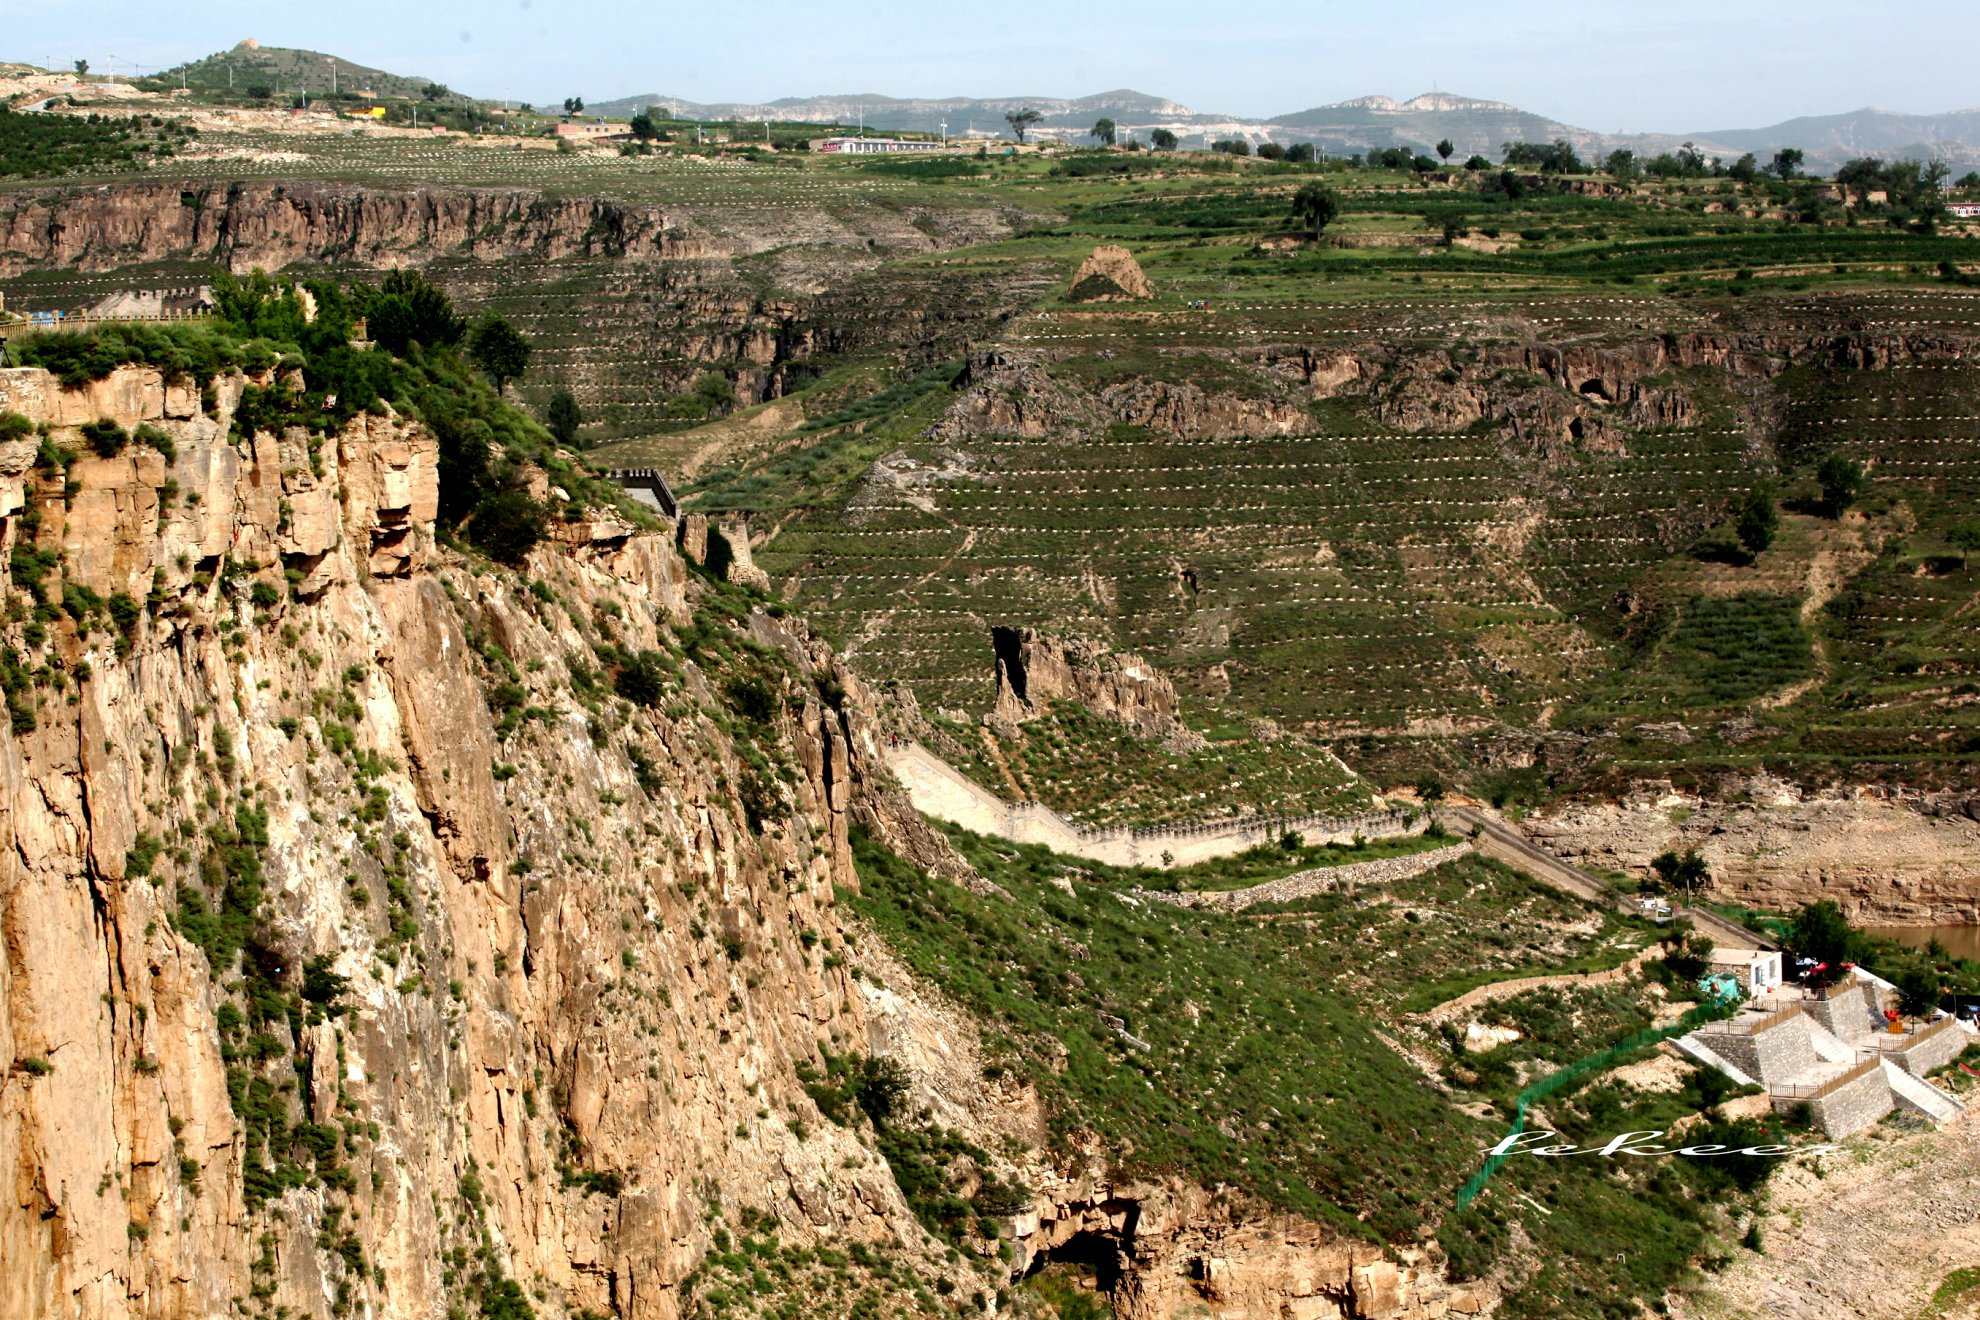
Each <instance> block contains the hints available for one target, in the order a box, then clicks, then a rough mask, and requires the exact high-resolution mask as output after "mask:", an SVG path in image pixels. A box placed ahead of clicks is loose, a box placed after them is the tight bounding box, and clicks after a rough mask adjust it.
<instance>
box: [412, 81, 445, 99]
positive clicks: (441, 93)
mask: <svg viewBox="0 0 1980 1320" xmlns="http://www.w3.org/2000/svg"><path fill="white" fill-rule="evenodd" d="M419 95H420V98H421V99H422V100H426V101H444V100H446V99H447V98H448V97H449V96H451V95H453V93H452V92H450V91H448V90H447V84H445V83H428V84H426V86H425V87H423V88H421V89H420V93H419Z"/></svg>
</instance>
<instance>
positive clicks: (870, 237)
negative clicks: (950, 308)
mask: <svg viewBox="0 0 1980 1320" xmlns="http://www.w3.org/2000/svg"><path fill="white" fill-rule="evenodd" d="M734 210H735V208H734V207H728V208H724V207H712V208H709V209H708V210H707V211H706V212H705V213H704V212H697V211H696V210H694V208H692V207H686V206H684V207H679V208H662V207H656V206H642V205H636V204H629V203H622V202H617V201H611V200H607V199H604V198H596V197H591V198H585V197H551V196H546V195H544V194H542V193H537V192H530V191H522V190H515V189H492V188H490V189H469V188H432V187H420V188H390V187H352V186H350V185H348V184H340V183H328V182H308V181H304V182H289V183H238V182H237V183H217V182H212V181H203V182H199V183H189V184H186V185H183V186H182V185H179V184H173V183H150V182H146V183H125V184H117V185H114V186H111V187H105V188H76V189H60V190H52V191H49V192H44V193H40V194H23V195H17V196H16V197H14V198H13V199H11V200H10V202H9V203H8V204H7V205H6V206H4V207H0V275H12V274H17V273H19V272H21V271H23V270H29V269H35V268H38V267H43V266H65V267H70V268H73V269H80V270H109V269H112V268H114V267H117V266H123V265H130V264H134V263H138V262H146V261H163V260H168V259H169V260H198V261H215V262H218V263H220V264H222V265H226V266H230V267H232V268H233V269H235V270H237V271H247V270H251V269H253V268H255V267H262V268H264V269H267V270H277V269H280V268H281V267H283V266H286V265H289V264H290V263H292V262H297V261H337V262H348V263H353V264H357V265H364V266H397V265H405V264H411V263H423V262H425V261H427V260H430V259H431V258H433V257H436V256H441V255H448V256H460V257H468V258H472V259H476V260H483V261H487V260H497V259H500V258H504V257H520V256H528V257H541V258H549V259H555V258H569V257H604V258H627V259H634V260H663V259H679V258H692V257H730V256H738V255H743V254H746V253H752V252H762V251H766V250H769V249H772V248H779V247H784V246H787V245H790V244H796V243H812V244H825V245H843V246H847V247H857V248H859V249H861V250H862V251H864V250H865V249H867V248H868V247H869V246H871V247H874V248H880V249H886V250H894V249H907V250H926V249H930V248H934V247H942V246H953V245H955V244H958V243H963V242H972V241H980V240H981V239H983V238H985V237H987V236H990V235H992V234H996V233H1001V232H1003V231H1004V230H1005V229H1006V228H1007V227H1008V222H1007V220H1006V219H1005V218H1004V217H1002V216H1001V215H998V214H996V213H994V212H990V211H986V210H981V209H976V210H959V211H955V212H930V211H927V210H926V209H915V210H910V211H905V212H903V211H896V210H893V209H889V208H864V209H860V208H855V209H854V210H852V211H846V210H845V209H844V208H838V209H834V208H831V207H828V206H825V205H819V206H813V207H780V208H755V209H753V210H751V211H750V213H749V215H750V222H749V223H748V224H747V225H741V226H739V225H737V224H736V223H735V217H734V215H733V214H732V212H733V211H734Z"/></svg>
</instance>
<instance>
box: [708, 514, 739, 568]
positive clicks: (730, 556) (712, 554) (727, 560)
mask: <svg viewBox="0 0 1980 1320" xmlns="http://www.w3.org/2000/svg"><path fill="white" fill-rule="evenodd" d="M735 560H736V552H735V549H734V547H732V546H731V545H730V544H729V538H728V537H726V536H724V535H722V533H721V532H720V531H718V530H717V529H715V528H713V527H710V528H709V529H708V555H707V562H706V563H705V564H704V565H703V566H704V567H705V568H707V570H708V576H710V577H712V578H716V579H726V578H727V577H728V576H729V565H730V564H733V563H734V562H735Z"/></svg>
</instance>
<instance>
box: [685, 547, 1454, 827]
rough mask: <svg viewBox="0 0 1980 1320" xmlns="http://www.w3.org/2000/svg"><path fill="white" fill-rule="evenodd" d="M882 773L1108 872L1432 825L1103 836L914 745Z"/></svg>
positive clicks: (913, 795) (1369, 820) (940, 805)
mask: <svg viewBox="0 0 1980 1320" xmlns="http://www.w3.org/2000/svg"><path fill="white" fill-rule="evenodd" d="M694 517H695V515H692V514H690V515H689V517H688V520H687V521H688V522H689V523H692V521H693V518H694ZM690 557H692V553H690ZM887 768H888V769H889V770H891V771H893V774H894V777H895V778H896V779H897V780H899V781H900V783H901V787H902V788H904V789H906V790H907V795H908V800H909V801H911V802H913V803H914V808H915V810H916V811H919V812H920V813H921V814H922V815H924V816H933V817H935V818H936V819H937V820H946V821H950V822H952V823H954V824H957V825H960V826H962V827H963V828H964V829H968V830H974V831H976V833H978V834H990V835H994V836H996V837H997V838H1000V839H1009V840H1010V841H1011V842H1012V843H1042V844H1044V845H1045V846H1046V847H1048V848H1050V849H1052V851H1054V852H1060V853H1064V854H1066V855H1067V856H1068V857H1084V858H1087V859H1088V860H1090V861H1095V862H1105V863H1106V864H1107V865H1109V866H1162V865H1169V866H1189V865H1191V864H1192V863H1195V862H1205V861H1210V860H1211V859H1213V858H1217V857H1231V856H1234V855H1236V854H1238V853H1241V852H1243V851H1245V850H1246V849H1247V848H1255V847H1257V846H1258V845H1259V844H1276V843H1277V842H1278V841H1279V837H1280V836H1281V835H1282V834H1284V833H1285V832H1286V831H1287V830H1292V831H1295V832H1297V833H1298V834H1300V835H1302V836H1303V837H1304V839H1305V841H1306V842H1307V843H1308V844H1323V843H1347V842H1350V841H1351V840H1352V839H1353V838H1354V836H1355V835H1357V834H1359V835H1361V836H1362V837H1363V838H1368V839H1379V838H1393V837H1396V836H1398V835H1405V834H1420V833H1422V832H1423V831H1424V830H1425V829H1427V828H1428V827H1429V824H1430V821H1429V817H1428V816H1427V815H1418V816H1417V817H1415V818H1414V819H1413V820H1411V819H1409V818H1407V817H1406V816H1405V815H1404V814H1403V813H1401V812H1376V813H1371V814H1369V815H1365V816H1351V817H1346V818H1336V817H1330V816H1285V817H1281V816H1271V817H1254V818H1252V819H1249V820H1228V821H1203V822H1199V823H1194V824H1178V825H1166V826H1155V827H1152V828H1144V829H1109V830H1101V829H1093V828H1090V827H1088V826H1084V825H1076V824H1074V823H1073V822H1072V821H1069V820H1067V819H1066V818H1065V817H1064V816H1061V815H1060V814H1059V813H1058V812H1056V811H1054V810H1052V809H1051V808H1050V807H1048V806H1045V805H1044V804H1043V803H1038V802H1018V803H1010V802H1006V801H1004V800H1003V799H1002V798H1000V797H998V796H997V795H996V794H995V793H992V792H991V791H990V790H989V789H987V788H984V787H983V786H982V785H981V784H979V783H977V782H976V781H975V780H973V779H971V778H970V777H969V776H967V775H965V774H963V773H962V771H960V770H958V769H956V768H955V767H954V766H952V765H950V764H949V763H948V762H947V761H944V760H943V759H942V758H941V757H939V756H937V755H935V753H933V752H931V751H929V750H928V749H927V748H925V747H923V746H921V744H919V743H904V744H901V745H899V746H895V747H892V748H890V749H888V751H887ZM1164 854H1166V859H1165V857H1164Z"/></svg>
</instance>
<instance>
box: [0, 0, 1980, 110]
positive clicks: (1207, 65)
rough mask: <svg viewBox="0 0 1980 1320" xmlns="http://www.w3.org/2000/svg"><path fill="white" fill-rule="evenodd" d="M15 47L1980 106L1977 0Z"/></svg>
mask: <svg viewBox="0 0 1980 1320" xmlns="http://www.w3.org/2000/svg"><path fill="white" fill-rule="evenodd" d="M0 15H4V16H5V21H4V23H0V57H5V58H14V59H27V60H33V61H35V62H36V63H40V62H41V61H42V60H43V59H44V58H51V57H52V58H53V59H54V60H55V61H56V62H57V63H58V64H67V63H68V62H69V61H71V60H74V59H76V58H78V57H82V58H87V59H88V60H89V61H90V64H91V68H92V70H93V71H107V70H109V69H111V68H112V67H115V68H116V69H118V70H119V71H122V70H127V69H129V68H131V67H132V66H133V65H135V66H136V67H137V68H139V69H141V70H150V69H156V68H160V67H164V66H166V65H170V64H173V63H177V62H178V61H180V60H182V59H186V58H188V57H196V56H200V55H206V54H211V53H212V52H214V51H217V50H221V49H224V48H226V47H228V46H231V45H233V44H234V43H235V42H236V41H238V40H240V39H241V38H242V37H248V36H252V37H255V38H257V39H259V40H260V41H262V42H263V43H265V44H268V45H281V46H301V47H306V48H310V49H316V50H326V51H333V52H335V53H337V54H338V55H341V56H344V57H346V58H349V59H352V60H356V61H358V62H360V63H364V64H370V65H373V66H377V67H381V68H386V69H390V70H393V71H394V72H399V73H406V74H417V75H424V76H426V77H430V78H435V79H438V80H439V81H441V82H445V83H447V84H449V85H450V86H453V87H455V88H457V89H459V90H462V91H467V92H472V93H474V94H477V95H482V96H497V97H514V98H517V99H521V100H527V101H533V102H538V103H545V102H558V101H561V100H562V99H563V98H564V97H566V96H570V95H583V96H585V97H586V98H587V99H589V100H592V101H600V100H605V99H608V98H611V97H615V96H623V95H631V94H635V93H642V92H660V93H663V94H668V95H677V96H682V97H686V98H690V99H694V100H701V101H712V100H767V99H770V98H773V97H777V96H803V95H813V94H820V93H836V92H878V93H881V94H885V95H893V96H940V95H971V96H1009V95H1046V96H1078V95H1084V94H1086V93H1089V92H1097V91H1103V90H1107V89H1110V88H1115V87H1133V88H1136V89H1137V90H1140V91H1144V92H1150V93H1154V94H1156V95H1162V96H1168V97H1172V98H1174V99H1176V100H1178V101H1181V102H1183V103H1184V104H1186V105H1189V106H1191V107H1193V108H1195V109H1198V110H1215V111H1229V112H1231V113H1234V114H1243V115H1258V116H1264V115H1272V114H1283V113H1287V112H1290V111H1294V110H1300V109H1304V108H1306V107H1308V106H1312V105H1318V104H1322V103H1325V102H1328V101H1338V100H1343V99H1345V98H1347V97H1351V96H1362V95H1367V94H1371V93H1386V94H1388V95H1392V96H1397V97H1405V96H1411V95H1414V94H1415V93H1417V92H1421V91H1428V90H1430V89H1431V88H1432V87H1433V86H1435V87H1439V88H1442V89H1443V90H1445V91H1453V92H1460V93H1463V94H1466V95H1470V96H1482V97H1488V98H1491V99H1494V100H1502V101H1511V102H1513V103H1515V104H1517V105H1520V106H1521V107H1523V108H1525V109H1528V110H1533V111H1537V112H1539V113H1541V114H1547V115H1552V116H1554V117H1556V118H1559V119H1562V120H1565V121H1567V122H1570V123H1574V124H1577V125H1580V126H1582V127H1585V128H1591V129H1596V130H1601V131H1633V132H1634V131H1672V132H1685V131H1703V130H1709V129H1715V128H1735V127H1760V126H1763V125H1766V124H1770V123H1774V122H1776V121H1779V120H1782V119H1787V118H1791V117H1793V116H1796V115H1804V114H1827V113H1834V112H1838V111H1843V110H1853V109H1856V108H1859V107H1861V106H1865V105H1875V106H1878V107H1880V108H1883V109H1887V110H1905V111H1917V112H1929V111H1938V110H1952V109H1967V108H1972V107H1974V106H1976V105H1980V77H1976V76H1975V70H1976V67H1980V65H1977V64H1976V60H1975V49H1976V38H1980V6H1976V5H1975V4H1974V3H1973V0H1956V2H1944V3H1917V2H1914V0H1868V2H1867V3H1866V2H1865V0H1851V2H1849V3H1844V2H1843V0H1660V2H1659V3H1656V4H1654V5H1649V4H1623V3H1617V0H1573V2H1569V0H1493V2H1492V3H1485V2H1484V0H1471V2H1470V3H1457V2H1456V0H1414V2H1413V3H1411V4H1408V5H1396V4H1372V3H1365V2H1364V3H1345V2H1343V0H1307V3H1305V4H1301V5H1290V6H1287V5H1256V6H1246V7H1244V9H1242V10H1232V9H1231V8H1230V7H1229V6H1228V5H1211V4H1203V3H1200V0H1140V2H1139V3H1136V4H1119V3H1117V4H1111V5H1110V4H1107V3H1105V0H1094V2H1093V3H1088V4H1069V3H1066V2H1065V0H1003V2H1002V3H997V4H980V3H979V4H976V5H972V6H969V7H967V8H963V7H959V6H935V5H930V4H927V3H925V0H924V2H920V3H915V2H910V0H848V2H846V3H838V4H830V3H828V4H818V3H807V4H798V3H790V2H789V0H717V2H716V3H702V4H696V5H680V4H674V3H668V0H635V2H632V3H619V2H615V0H479V2H477V3H463V2H461V0H423V2H413V3H408V0H330V2H329V3H324V2H323V0H199V3H197V4H191V3H185V0H0Z"/></svg>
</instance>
